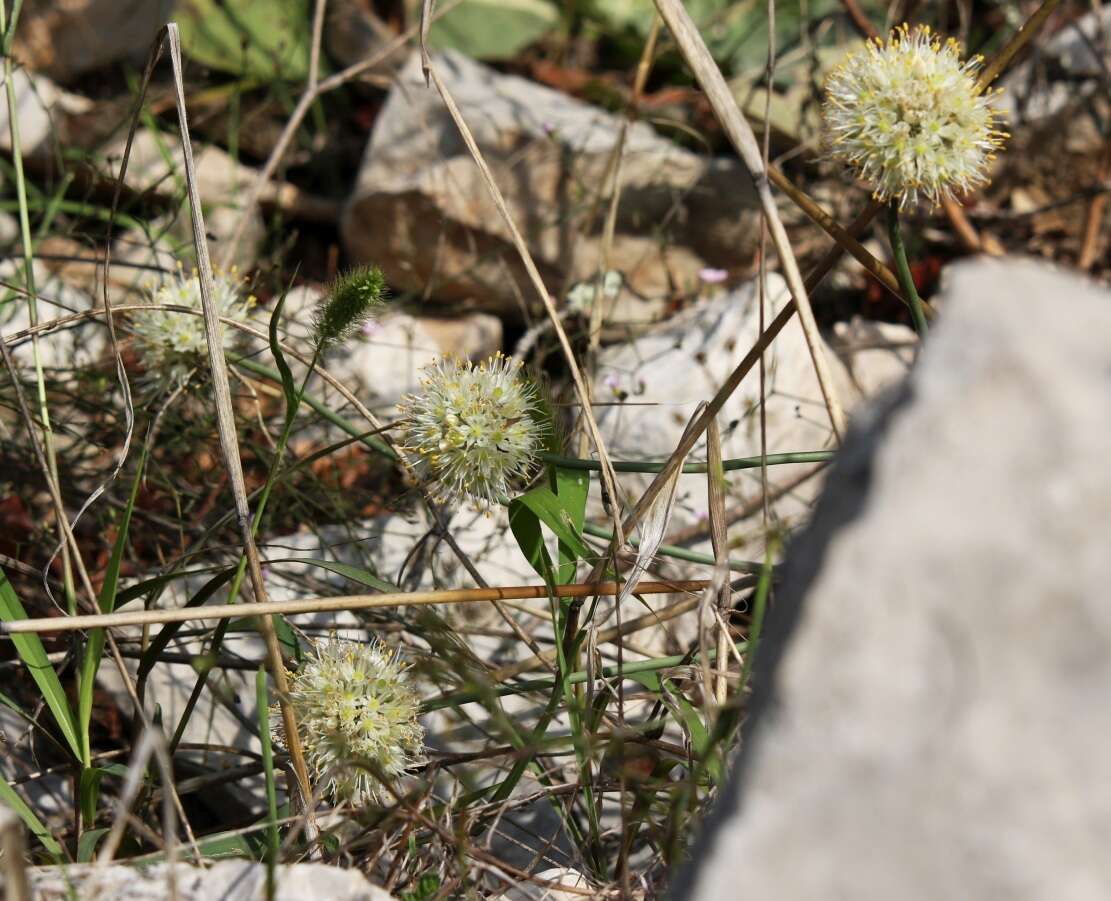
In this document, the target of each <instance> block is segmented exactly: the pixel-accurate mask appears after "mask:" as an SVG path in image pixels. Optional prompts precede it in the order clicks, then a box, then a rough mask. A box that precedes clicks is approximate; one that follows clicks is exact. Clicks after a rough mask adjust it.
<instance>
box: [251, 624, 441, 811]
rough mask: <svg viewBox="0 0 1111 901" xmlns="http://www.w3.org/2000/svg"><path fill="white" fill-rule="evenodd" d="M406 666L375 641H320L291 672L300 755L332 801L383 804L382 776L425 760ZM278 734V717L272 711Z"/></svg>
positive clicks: (416, 705) (415, 697)
mask: <svg viewBox="0 0 1111 901" xmlns="http://www.w3.org/2000/svg"><path fill="white" fill-rule="evenodd" d="M405 669H406V667H405V666H404V665H403V664H402V663H401V662H400V661H399V660H398V657H397V655H396V654H395V653H393V652H391V651H389V650H388V649H387V648H386V647H385V645H383V644H381V643H380V642H378V641H371V642H369V643H366V644H364V643H361V642H352V641H341V640H339V639H334V638H333V639H329V640H326V641H322V642H319V643H318V644H317V645H316V646H315V647H314V649H313V654H312V656H311V657H309V658H308V659H307V660H306V661H305V662H304V663H303V664H302V666H301V668H300V669H298V670H297V671H296V672H291V673H290V674H289V701H290V703H291V704H292V706H293V710H294V712H295V714H296V717H297V724H298V725H297V728H298V731H299V732H300V735H301V746H302V748H303V749H304V752H305V760H306V762H307V763H308V765H309V767H310V768H311V771H312V773H313V776H314V779H315V781H316V783H317V784H318V785H319V786H321V787H322V788H323V789H324V791H325V792H326V793H327V794H328V795H329V796H331V797H332V798H333V799H335V800H336V801H351V802H352V803H354V804H357V805H362V804H367V803H371V804H381V803H386V802H388V801H389V800H390V799H391V798H392V797H393V795H392V794H391V793H390V792H388V791H387V790H386V789H385V788H384V787H383V785H382V783H381V781H380V779H379V775H381V776H385V777H398V776H401V775H402V774H403V773H405V771H406V770H408V769H409V768H410V767H412V766H413V765H414V764H417V763H420V762H421V761H422V759H423V749H424V729H423V728H422V727H421V725H420V723H419V722H418V719H417V717H418V714H419V712H420V698H419V697H418V695H417V693H416V691H414V689H413V688H412V687H411V686H410V685H409V684H408V682H407V681H406V678H405ZM271 721H272V722H273V723H274V731H275V736H276V737H278V738H279V739H281V738H282V737H283V736H282V732H281V729H282V727H281V717H280V716H278V715H277V710H275V716H273V717H272V718H271Z"/></svg>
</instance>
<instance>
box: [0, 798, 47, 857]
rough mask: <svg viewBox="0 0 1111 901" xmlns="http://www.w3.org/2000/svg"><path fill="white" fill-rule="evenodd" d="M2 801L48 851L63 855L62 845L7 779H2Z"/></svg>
mask: <svg viewBox="0 0 1111 901" xmlns="http://www.w3.org/2000/svg"><path fill="white" fill-rule="evenodd" d="M0 801H3V802H4V803H5V804H7V805H8V807H10V808H11V809H12V810H14V811H15V812H16V813H17V814H18V815H19V818H20V819H21V820H23V822H24V823H26V824H27V828H28V829H29V830H30V832H31V834H32V835H33V836H34V837H35V838H37V839H38V840H39V841H40V842H42V844H43V846H44V847H45V848H46V850H47V851H49V852H50V853H51V854H53V855H55V856H56V857H59V858H60V857H61V856H62V846H61V845H59V844H58V842H57V840H56V839H55V838H54V836H53V835H52V834H51V832H50V830H49V829H47V828H46V826H45V825H44V824H43V822H42V820H40V819H39V818H38V817H37V816H36V815H35V812H34V811H33V810H31V808H30V807H28V806H27V802H26V801H24V800H23V798H22V797H21V796H20V794H19V793H18V792H17V791H16V790H15V789H14V788H12V787H11V786H10V785H8V782H7V780H6V779H0Z"/></svg>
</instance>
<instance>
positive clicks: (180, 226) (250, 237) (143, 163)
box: [103, 128, 266, 270]
mask: <svg viewBox="0 0 1111 901" xmlns="http://www.w3.org/2000/svg"><path fill="white" fill-rule="evenodd" d="M126 141H127V131H126V130H124V131H123V132H122V133H121V134H119V135H117V136H116V137H115V139H114V140H113V141H112V142H111V144H110V145H109V147H108V149H107V150H106V151H105V155H106V157H107V160H108V166H107V167H106V171H104V173H103V175H104V177H105V178H106V179H112V180H115V179H116V178H117V177H118V175H119V170H120V165H121V164H122V161H123V151H124V148H125V146H126ZM193 158H194V163H195V166H196V172H197V190H198V191H199V192H200V195H201V201H202V203H203V204H204V224H205V231H206V233H207V234H208V235H209V245H210V253H211V254H212V256H213V259H214V260H215V259H221V258H222V253H221V247H222V246H223V244H224V243H225V242H226V241H227V240H228V239H229V238H230V237H231V235H232V233H233V231H234V230H235V227H236V225H237V223H238V221H239V219H240V217H241V216H242V208H243V204H244V202H245V201H246V199H247V195H248V193H249V192H250V190H251V186H252V185H253V184H254V180H255V176H256V174H257V173H256V171H255V170H254V169H252V168H251V167H250V166H246V165H244V164H242V163H239V162H237V161H236V160H235V159H233V158H232V156H231V155H230V154H229V153H228V152H227V151H225V150H223V149H222V148H220V147H216V146H215V145H212V144H204V145H199V144H197V143H194V145H193ZM124 181H125V183H126V184H127V186H128V187H129V188H131V189H132V190H134V191H139V192H143V191H163V192H164V191H166V190H167V189H172V188H174V187H175V186H177V187H178V188H179V189H180V191H181V192H184V185H185V167H184V153H183V152H182V149H181V142H180V141H179V139H178V137H177V135H176V134H174V133H172V132H167V133H165V134H163V133H155V132H153V131H151V130H149V129H146V128H143V129H139V130H138V131H136V133H135V140H134V142H133V143H132V146H131V155H130V157H129V158H128V162H127V172H126V173H125V175H124ZM163 232H165V234H164V236H163V237H162V238H161V239H160V240H159V241H157V242H155V243H154V246H151V245H152V242H151V241H150V240H149V239H148V238H147V237H146V235H145V234H144V233H143V232H141V231H132V232H127V233H125V234H124V235H122V236H121V237H120V238H119V239H117V245H118V246H119V248H120V251H121V252H122V254H123V257H122V258H127V256H128V254H129V253H130V254H131V255H132V256H135V255H136V254H138V259H137V260H136V259H133V261H143V262H151V261H153V262H156V263H158V264H159V265H161V264H162V263H163V260H164V258H165V257H166V256H169V257H178V258H180V259H181V260H182V262H185V263H188V262H189V261H191V260H193V259H195V258H196V254H195V252H194V250H193V231H192V224H191V222H190V218H189V213H188V209H186V210H185V211H183V212H182V213H181V215H178V216H176V217H174V218H173V219H172V220H170V221H169V223H163V222H155V223H152V227H151V233H152V234H155V235H162V233H163ZM265 236H266V228H265V226H264V224H263V221H262V214H261V213H260V212H259V211H258V209H257V208H256V209H255V210H254V211H253V212H252V213H251V215H250V218H249V219H248V222H247V226H246V229H245V231H244V233H243V238H242V240H240V242H239V243H238V244H237V245H236V254H235V259H234V260H233V261H232V264H233V265H236V266H238V267H239V268H240V269H244V270H245V269H248V268H250V267H251V266H252V265H253V264H254V263H255V261H256V260H257V259H258V252H259V248H260V247H261V245H262V241H263V239H264V238H265ZM144 248H146V250H145V255H146V256H145V257H144V255H143V253H142V251H143V250H144ZM179 250H183V251H184V252H183V253H179V252H178V251H179ZM148 258H149V259H148Z"/></svg>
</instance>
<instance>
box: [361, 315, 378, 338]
mask: <svg viewBox="0 0 1111 901" xmlns="http://www.w3.org/2000/svg"><path fill="white" fill-rule="evenodd" d="M362 331H363V334H364V335H365V336H366V337H367V338H373V337H375V336H376V335H380V334H382V323H380V322H377V321H375V320H374V319H368V320H367V321H366V322H364V323H363V329H362Z"/></svg>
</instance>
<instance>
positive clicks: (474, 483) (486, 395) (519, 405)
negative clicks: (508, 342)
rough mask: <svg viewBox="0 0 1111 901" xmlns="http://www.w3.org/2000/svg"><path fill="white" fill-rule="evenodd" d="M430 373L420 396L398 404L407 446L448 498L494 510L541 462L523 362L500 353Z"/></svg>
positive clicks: (445, 364)
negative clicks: (502, 498)
mask: <svg viewBox="0 0 1111 901" xmlns="http://www.w3.org/2000/svg"><path fill="white" fill-rule="evenodd" d="M425 372H426V377H425V378H424V379H423V380H422V381H421V388H422V390H421V392H420V393H419V394H416V395H408V396H406V397H405V398H403V399H402V401H401V403H400V405H399V406H400V410H401V414H402V417H403V419H402V429H403V447H404V449H405V450H407V451H411V452H412V453H413V454H415V456H416V459H415V461H414V467H415V469H416V472H417V475H418V476H419V477H421V478H423V479H426V480H427V481H428V482H429V483H430V484H431V487H433V488H434V489H435V490H436V491H437V492H438V494H439V495H440V496H441V497H442V499H443V500H445V501H449V502H451V501H458V500H462V499H465V498H469V499H470V500H471V501H472V502H474V503H475V505H476V506H477V507H479V508H480V509H489V508H490V507H491V506H493V505H494V504H496V503H497V502H498V499H499V498H500V497H501V496H502V495H504V494H507V493H508V491H509V486H510V483H511V482H512V481H515V480H519V479H526V478H528V476H529V475H530V474H531V472H532V469H533V466H534V464H535V462H536V454H537V451H538V450H539V444H540V440H541V427H540V425H539V423H538V422H537V421H536V419H535V418H534V417H533V413H534V412H535V410H536V391H535V389H534V388H533V386H532V385H531V384H529V383H528V382H527V381H526V380H525V379H524V378H523V377H522V376H521V373H520V363H519V362H513V361H512V360H510V359H508V358H506V357H505V356H503V355H502V354H500V353H499V354H495V355H494V356H492V357H490V358H489V359H488V360H486V361H485V362H483V363H480V364H479V365H477V366H476V365H474V364H473V363H470V362H468V361H459V360H456V359H446V360H443V361H441V362H440V363H438V364H437V365H435V366H431V367H429V368H428V369H427V370H426V371H425Z"/></svg>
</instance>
